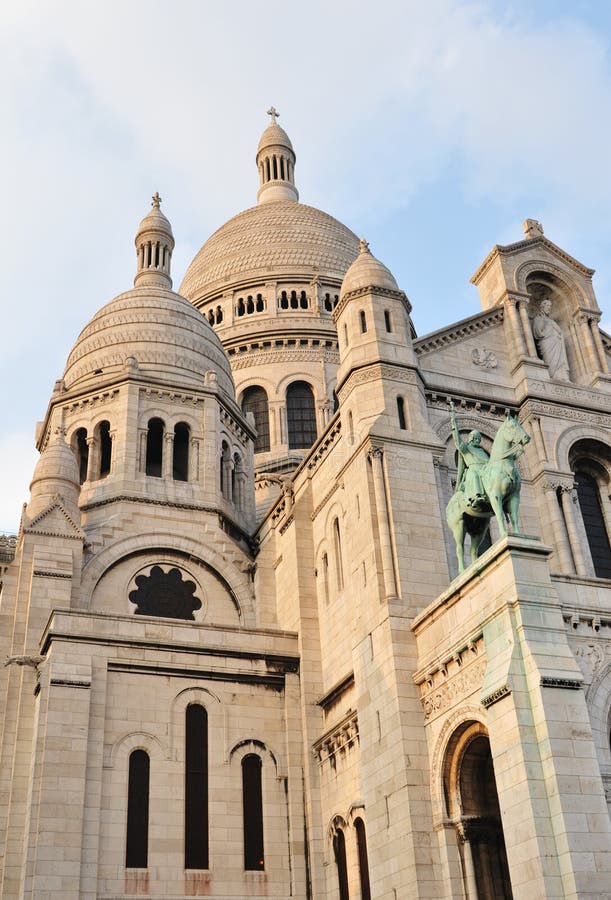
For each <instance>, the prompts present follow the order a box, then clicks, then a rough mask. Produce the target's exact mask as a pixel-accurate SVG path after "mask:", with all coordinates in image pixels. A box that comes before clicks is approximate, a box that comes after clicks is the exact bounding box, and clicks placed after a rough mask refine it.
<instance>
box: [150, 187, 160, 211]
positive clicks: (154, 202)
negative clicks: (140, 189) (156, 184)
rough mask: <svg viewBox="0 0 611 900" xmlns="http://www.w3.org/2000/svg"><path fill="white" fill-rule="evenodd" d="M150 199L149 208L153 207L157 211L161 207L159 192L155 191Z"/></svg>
mask: <svg viewBox="0 0 611 900" xmlns="http://www.w3.org/2000/svg"><path fill="white" fill-rule="evenodd" d="M151 199H152V203H151V206H152V207H154V209H159V207H160V206H161V197H160V196H159V191H155V193H154V194H153V196H152V198H151Z"/></svg>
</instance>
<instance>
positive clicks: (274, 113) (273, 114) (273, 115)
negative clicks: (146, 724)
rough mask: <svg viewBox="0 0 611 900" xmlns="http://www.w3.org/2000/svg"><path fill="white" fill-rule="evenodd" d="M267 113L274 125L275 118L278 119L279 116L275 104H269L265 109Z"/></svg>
mask: <svg viewBox="0 0 611 900" xmlns="http://www.w3.org/2000/svg"><path fill="white" fill-rule="evenodd" d="M267 115H268V116H271V118H272V125H275V124H276V119H279V118H280V113H279V112H278V110H277V109H276V107H275V106H270V108H269V109H268V110H267Z"/></svg>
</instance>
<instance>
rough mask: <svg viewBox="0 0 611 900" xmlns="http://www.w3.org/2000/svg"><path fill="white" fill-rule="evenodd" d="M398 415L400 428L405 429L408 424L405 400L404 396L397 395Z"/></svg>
mask: <svg viewBox="0 0 611 900" xmlns="http://www.w3.org/2000/svg"><path fill="white" fill-rule="evenodd" d="M397 415H398V417H399V428H400V429H401V430H402V431H405V429H406V428H407V424H406V421H405V400H404V399H403V397H397Z"/></svg>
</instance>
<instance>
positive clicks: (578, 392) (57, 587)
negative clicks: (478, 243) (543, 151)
mask: <svg viewBox="0 0 611 900" xmlns="http://www.w3.org/2000/svg"><path fill="white" fill-rule="evenodd" d="M270 116H271V122H270V124H269V126H268V127H267V128H266V129H265V130H264V132H263V134H262V136H261V139H260V141H259V145H258V148H257V153H256V168H257V171H258V181H259V187H258V193H257V203H256V205H255V206H252V207H251V208H249V209H246V210H245V211H244V212H241V213H239V214H238V215H236V216H235V217H234V218H232V219H230V221H228V222H227V223H226V224H224V225H222V227H220V228H219V229H218V231H216V232H215V233H214V234H213V235H212V236H211V237H209V238H208V240H206V241H205V243H204V244H203V246H202V247H201V249H200V250H199V252H198V253H197V254H196V256H195V258H194V259H193V260H192V262H191V264H190V265H189V267H188V269H187V272H186V274H185V277H184V280H183V282H182V284H181V285H180V287H179V289H178V291H177V292H175V291H174V290H173V289H172V278H171V260H172V252H173V249H174V236H173V233H172V227H171V225H170V222H169V221H168V219H167V218H166V216H165V215H164V212H163V211H162V209H161V198H160V197H159V195H158V194H155V195H154V197H153V202H152V206H151V208H150V209H149V211H148V213H147V214H146V215H145V217H144V218H143V219H142V221H141V222H140V224H139V226H138V228H137V233H136V239H135V245H136V253H135V270H136V274H135V278H134V284H133V287H131V288H129V289H128V290H126V291H125V292H124V293H122V294H120V295H119V296H118V297H115V298H114V299H113V300H111V301H110V302H108V303H106V305H103V306H102V307H101V308H100V310H99V312H98V313H97V314H96V315H95V316H94V317H93V318H92V319H91V321H90V322H89V323H87V324H86V325H85V327H84V329H83V330H82V332H81V333H80V335H79V336H78V338H77V340H76V342H75V344H74V346H73V347H72V349H70V350H69V348H68V347H66V350H69V352H68V356H67V362H66V366H65V369H64V372H63V374H62V376H61V378H59V379H58V380H57V381H56V383H55V385H54V388H53V392H52V394H51V397H50V399H49V404H48V407H47V410H46V413H45V415H44V419H43V420H42V421H41V422H40V423H39V424H38V426H37V429H36V442H37V447H38V449H39V451H40V458H39V460H38V463H37V465H36V468H35V470H34V473H33V476H32V482H31V495H30V499H29V502H28V503H27V504H26V505H25V506H24V510H23V514H22V519H21V525H20V530H19V534H18V535H17V536H16V538H8V537H4V538H2V539H0V576H1V581H2V589H1V595H0V625H1V627H0V662H2V663H3V665H2V666H1V667H0V711H1V713H0V897H1V898H3V900H9V898H10V900H13V898H14V900H17V898H32V900H33V898H36V900H46V898H54V900H120V898H135V897H145V898H146V897H151V898H153V897H158V898H161V897H163V898H181V900H182V898H187V897H208V898H216V900H242V898H250V897H265V898H267V900H291V898H295V900H349V898H350V900H418V898H422V900H424V898H427V900H496V898H502V900H509V898H516V900H552V898H553V900H569V898H570V900H577V898H583V900H585V898H589V900H594V898H597V900H603V898H609V896H611V824H610V818H609V810H610V808H611V747H610V731H611V549H610V539H611V496H610V492H611V375H610V364H611V338H609V336H608V335H606V334H605V333H604V332H602V331H601V330H600V328H599V324H598V323H599V320H600V310H599V307H598V303H597V300H596V296H595V293H594V290H593V287H592V275H593V270H592V269H589V268H587V267H586V265H584V264H583V263H582V262H580V261H578V260H576V259H574V258H573V257H572V256H571V255H570V254H569V253H568V252H567V251H566V250H564V249H562V248H560V247H558V246H557V245H556V244H555V243H553V241H552V240H551V239H550V238H548V237H547V235H546V234H544V231H543V228H542V226H541V225H540V223H538V222H537V221H535V220H533V219H527V220H526V221H525V223H524V226H523V232H522V234H521V235H520V234H519V233H516V237H517V238H519V239H518V240H516V241H515V243H512V244H509V245H506V246H501V245H494V246H493V247H492V249H491V250H490V252H489V254H488V256H487V257H486V258H485V259H484V260H483V261H482V263H481V265H480V266H479V268H478V269H477V271H476V272H475V273H474V275H473V277H472V282H473V284H474V285H475V286H476V288H477V290H478V291H479V296H480V301H481V312H479V313H478V314H477V315H474V316H471V317H469V318H466V319H461V320H460V321H458V322H454V323H449V324H448V325H447V326H445V327H443V328H441V329H440V330H438V331H435V332H433V333H431V334H428V335H424V336H420V337H419V336H418V335H417V334H416V331H415V329H414V327H413V324H412V321H411V305H410V302H409V300H408V298H407V296H406V294H405V293H404V290H403V286H401V285H399V284H397V282H396V280H395V278H394V276H393V274H392V272H391V271H390V270H389V269H388V268H387V267H386V266H385V265H384V264H383V262H381V261H379V260H378V259H377V258H376V256H375V249H376V248H375V247H369V245H368V244H367V242H366V241H365V240H364V239H361V240H359V238H358V237H357V236H356V235H355V234H353V232H352V231H350V230H349V229H348V228H347V227H345V226H344V225H342V224H341V222H339V221H337V220H336V219H334V218H333V217H332V216H330V215H329V214H327V213H325V212H322V211H320V210H318V209H315V208H312V207H310V206H307V205H305V204H303V203H301V202H300V201H299V193H298V190H297V186H296V184H297V182H296V177H295V164H296V155H295V151H294V149H293V146H292V144H291V141H290V139H289V137H288V135H287V133H286V131H285V130H284V129H283V128H282V127H280V125H279V124H278V122H277V121H276V120H277V117H278V114H277V113H276V111H275V110H274V109H273V107H272V109H271V110H270ZM253 174H254V173H253ZM253 181H254V179H253ZM253 187H254V184H253ZM126 239H127V237H126ZM128 274H129V273H126V277H127V275H128ZM103 300H104V298H100V301H103ZM495 472H496V473H500V474H498V478H497V481H498V482H499V484H500V485H501V486H498V485H497V484H496V482H495V481H494V478H493V475H494V473H495Z"/></svg>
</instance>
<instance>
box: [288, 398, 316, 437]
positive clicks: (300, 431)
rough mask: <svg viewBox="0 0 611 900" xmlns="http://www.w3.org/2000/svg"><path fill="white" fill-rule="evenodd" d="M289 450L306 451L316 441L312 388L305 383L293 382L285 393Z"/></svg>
mask: <svg viewBox="0 0 611 900" xmlns="http://www.w3.org/2000/svg"><path fill="white" fill-rule="evenodd" d="M286 415H287V420H288V431H289V449H290V450H297V449H307V448H308V447H311V446H312V444H313V443H314V441H315V440H316V409H315V407H314V394H313V393H312V388H311V387H310V385H309V384H307V383H306V382H305V381H294V382H293V384H291V385H290V386H289V388H288V390H287V392H286Z"/></svg>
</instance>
